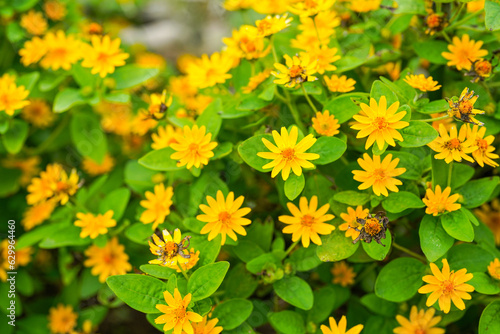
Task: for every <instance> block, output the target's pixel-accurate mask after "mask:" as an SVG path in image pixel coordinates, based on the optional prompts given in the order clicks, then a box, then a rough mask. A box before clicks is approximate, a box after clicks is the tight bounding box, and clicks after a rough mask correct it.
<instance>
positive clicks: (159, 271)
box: [139, 264, 176, 279]
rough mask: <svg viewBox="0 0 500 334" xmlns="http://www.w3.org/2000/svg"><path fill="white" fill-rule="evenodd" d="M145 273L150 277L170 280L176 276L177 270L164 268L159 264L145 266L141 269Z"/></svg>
mask: <svg viewBox="0 0 500 334" xmlns="http://www.w3.org/2000/svg"><path fill="white" fill-rule="evenodd" d="M139 269H141V270H142V271H143V272H145V273H146V274H148V275H151V276H154V277H157V278H161V279H169V278H170V276H172V274H174V275H175V273H176V270H175V269H172V268H169V267H164V266H160V265H158V264H143V265H141V266H140V267H139Z"/></svg>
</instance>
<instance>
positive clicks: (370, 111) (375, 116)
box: [351, 96, 410, 150]
mask: <svg viewBox="0 0 500 334" xmlns="http://www.w3.org/2000/svg"><path fill="white" fill-rule="evenodd" d="M360 107H361V111H360V113H359V114H358V115H354V116H353V118H354V119H355V120H356V121H357V122H356V123H354V124H353V125H352V126H351V129H354V130H359V132H358V134H357V135H356V138H364V137H368V139H367V140H366V144H365V149H368V148H369V147H370V146H372V145H373V143H374V142H375V141H376V142H377V145H378V148H379V149H381V150H382V149H383V148H384V143H387V144H389V145H391V146H396V143H395V142H394V139H397V140H399V141H403V137H402V136H401V134H400V133H399V131H397V130H400V129H403V128H405V127H407V126H408V125H410V123H408V122H405V121H401V119H402V118H403V117H405V115H406V111H401V112H397V111H398V108H399V102H394V103H393V104H392V105H391V106H390V107H389V108H387V99H386V98H385V96H382V97H381V98H380V100H379V103H378V104H377V101H375V99H374V98H371V99H370V105H369V106H368V105H367V104H365V103H361V105H360Z"/></svg>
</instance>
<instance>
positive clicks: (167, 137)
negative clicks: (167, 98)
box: [151, 124, 182, 150]
mask: <svg viewBox="0 0 500 334" xmlns="http://www.w3.org/2000/svg"><path fill="white" fill-rule="evenodd" d="M179 135H182V129H181V128H177V127H176V128H174V127H173V126H172V125H170V124H169V125H167V126H159V127H158V133H153V134H152V135H151V139H153V143H152V144H151V148H152V149H153V150H159V149H162V148H165V147H169V146H170V145H171V144H177V143H178V142H177V139H176V137H177V136H179Z"/></svg>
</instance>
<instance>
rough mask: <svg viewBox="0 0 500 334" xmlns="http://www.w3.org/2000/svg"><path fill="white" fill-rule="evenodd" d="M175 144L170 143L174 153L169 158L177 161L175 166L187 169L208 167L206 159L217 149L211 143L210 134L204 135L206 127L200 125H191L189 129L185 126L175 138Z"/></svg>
mask: <svg viewBox="0 0 500 334" xmlns="http://www.w3.org/2000/svg"><path fill="white" fill-rule="evenodd" d="M175 138H176V139H177V143H171V144H170V147H172V148H173V149H174V150H175V151H176V152H175V153H173V154H172V155H171V156H170V158H171V159H174V160H179V161H178V162H177V166H186V168H187V169H190V168H191V167H193V166H194V167H196V168H201V167H203V166H204V165H208V159H210V158H211V157H213V156H214V152H213V149H214V148H216V147H217V145H218V143H217V142H214V141H211V139H212V134H211V133H206V127H205V126H204V125H202V126H201V127H199V128H198V125H193V127H192V128H191V129H190V128H189V126H187V125H185V126H184V130H183V132H182V135H177V136H176V137H175Z"/></svg>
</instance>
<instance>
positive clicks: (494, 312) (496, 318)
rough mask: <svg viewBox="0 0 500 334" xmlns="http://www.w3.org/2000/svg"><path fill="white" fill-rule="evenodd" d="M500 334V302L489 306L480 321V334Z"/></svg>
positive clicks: (494, 302) (497, 301)
mask: <svg viewBox="0 0 500 334" xmlns="http://www.w3.org/2000/svg"><path fill="white" fill-rule="evenodd" d="M497 333H500V300H495V301H493V302H491V303H490V304H488V306H486V308H485V309H484V311H483V313H482V314H481V318H480V319H479V334H497Z"/></svg>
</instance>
